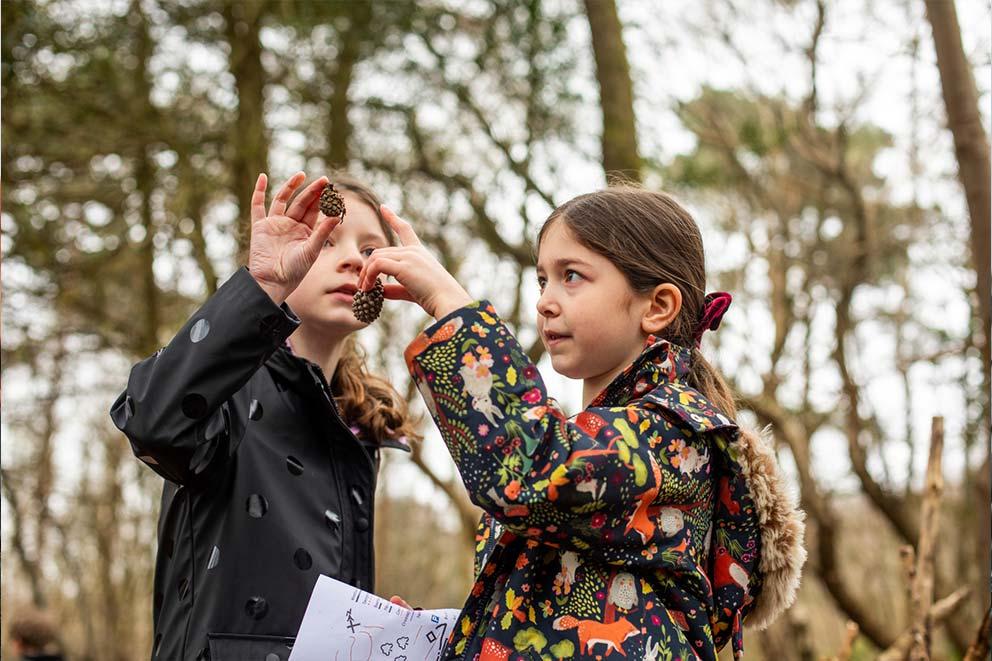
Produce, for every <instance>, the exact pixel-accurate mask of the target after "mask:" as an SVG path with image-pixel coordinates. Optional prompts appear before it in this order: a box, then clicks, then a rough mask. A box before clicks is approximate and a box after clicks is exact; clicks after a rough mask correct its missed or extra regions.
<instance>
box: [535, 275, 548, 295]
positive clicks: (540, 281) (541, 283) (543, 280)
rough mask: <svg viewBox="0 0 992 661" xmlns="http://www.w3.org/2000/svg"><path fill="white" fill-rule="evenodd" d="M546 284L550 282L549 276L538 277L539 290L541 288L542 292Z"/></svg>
mask: <svg viewBox="0 0 992 661" xmlns="http://www.w3.org/2000/svg"><path fill="white" fill-rule="evenodd" d="M546 284H548V279H547V278H538V279H537V288H538V289H539V290H541V291H542V292H543V291H544V286H545V285H546Z"/></svg>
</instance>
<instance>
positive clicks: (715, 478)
mask: <svg viewBox="0 0 992 661" xmlns="http://www.w3.org/2000/svg"><path fill="white" fill-rule="evenodd" d="M689 359H690V354H689V351H688V350H686V349H684V348H682V347H679V346H677V345H674V344H671V343H669V342H667V341H665V340H657V339H656V338H654V337H651V338H649V339H648V342H647V346H646V348H645V350H644V352H643V353H642V354H641V356H640V357H639V358H638V359H637V360H636V361H635V362H634V363H633V364H632V365H631V366H630V367H628V368H627V369H626V370H625V371H624V372H623V373H622V374H620V375H619V376H618V377H617V378H616V379H615V380H614V381H613V382H612V383H611V384H610V385H609V386H608V387H607V388H606V389H605V390H604V391H603V392H602V393H600V394H599V396H598V397H597V398H596V399H595V400H594V401H593V402H592V403H591V405H590V406H589V407H588V408H586V409H585V410H584V411H582V412H581V413H579V414H578V416H576V417H575V418H574V419H569V418H567V417H566V416H565V414H564V413H563V412H562V410H561V408H560V407H559V406H558V404H557V403H556V402H555V401H554V400H553V399H551V398H549V397H548V394H547V391H546V390H545V387H544V383H543V381H542V380H541V376H540V374H539V373H538V371H537V368H536V367H535V366H534V365H533V364H532V363H531V362H530V361H529V360H528V358H527V356H526V354H525V352H524V351H523V350H522V348H521V347H520V345H519V343H518V342H517V340H516V339H515V338H514V337H513V335H512V334H511V333H510V331H509V330H508V329H507V327H506V326H505V325H504V324H503V322H502V321H500V318H499V316H498V315H497V314H496V311H495V310H494V309H493V307H492V306H491V305H490V304H489V303H488V302H486V301H480V302H476V303H473V304H470V305H468V306H466V307H463V308H461V309H459V310H456V311H455V312H453V313H451V314H450V315H448V316H447V317H445V318H444V319H441V320H439V321H438V322H437V323H436V324H434V325H433V326H431V327H430V328H428V329H427V330H426V331H425V332H424V333H422V334H421V335H420V336H418V337H417V338H416V339H415V340H414V341H413V342H412V343H411V344H410V346H409V347H408V348H407V350H406V360H407V366H408V368H409V369H410V372H411V374H412V375H413V377H414V379H415V380H416V383H417V385H418V387H419V389H420V392H421V394H422V395H423V397H424V400H425V401H426V403H427V406H428V409H429V410H430V413H431V415H432V417H433V418H434V420H435V422H436V423H437V426H438V428H439V429H440V431H441V435H442V437H443V439H444V442H445V443H446V444H447V446H448V449H449V451H450V453H451V456H452V458H453V459H454V461H455V464H456V465H457V467H458V470H459V472H460V474H461V477H462V480H463V481H464V483H465V486H466V488H467V489H468V492H469V494H470V496H471V498H472V501H473V502H474V503H475V504H477V505H478V506H480V507H481V508H483V510H484V511H485V512H486V514H485V515H484V516H483V519H482V522H481V523H480V526H479V530H478V535H477V541H478V544H477V548H476V551H477V554H476V582H475V585H474V586H473V588H472V592H471V594H470V595H469V597H468V599H467V601H466V603H465V605H464V607H463V610H462V614H461V616H460V617H459V621H458V624H457V625H456V627H455V630H454V631H453V632H452V636H451V638H450V639H449V641H448V646H447V658H449V659H468V660H476V659H478V660H480V661H487V660H489V659H500V660H507V659H527V660H534V659H549V660H550V659H565V658H590V659H591V658H602V656H604V655H610V654H612V653H613V652H617V653H618V654H620V655H621V656H626V657H629V658H633V659H651V660H657V659H667V660H676V659H681V660H683V661H686V660H696V659H716V655H717V652H718V651H719V650H720V649H721V648H722V647H723V646H724V645H725V644H726V643H727V642H728V641H732V644H733V649H734V653H735V656H736V657H738V658H740V657H741V656H742V653H743V641H742V626H743V623H744V620H745V618H749V625H750V624H752V623H755V624H759V625H764V624H767V623H768V622H770V621H771V620H772V619H773V618H774V617H775V616H776V615H777V614H778V613H779V612H780V611H781V610H782V609H783V608H785V607H787V606H788V605H789V604H790V603H791V601H792V598H793V596H794V593H795V590H796V587H797V584H798V582H799V573H800V569H801V566H802V563H803V561H804V560H805V553H804V551H803V548H802V533H803V526H802V520H801V516H800V513H799V512H797V511H796V510H795V508H794V505H793V504H792V500H791V498H789V497H788V496H787V495H786V494H785V491H784V488H783V486H782V484H781V483H780V481H779V479H778V477H777V474H776V464H775V460H774V455H773V454H771V450H770V449H769V448H767V447H766V446H765V445H764V444H763V443H762V442H761V441H760V439H759V438H758V437H757V436H756V435H754V434H745V433H741V432H740V431H739V430H738V428H737V426H736V424H735V423H734V422H733V421H732V420H730V419H729V418H727V417H726V416H724V415H723V414H722V413H721V412H719V411H717V410H716V409H715V408H714V407H713V406H712V405H711V404H710V403H709V402H707V401H706V400H705V399H704V398H703V396H702V395H701V394H700V393H699V392H697V391H695V390H693V389H692V388H691V387H689V386H688V385H687V384H686V382H685V377H686V374H687V372H688V369H689Z"/></svg>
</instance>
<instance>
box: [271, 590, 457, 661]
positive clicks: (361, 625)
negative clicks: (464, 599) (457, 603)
mask: <svg viewBox="0 0 992 661" xmlns="http://www.w3.org/2000/svg"><path fill="white" fill-rule="evenodd" d="M457 620H458V611H457V610H455V609H452V608H444V609H438V610H423V611H413V610H410V609H408V608H403V607H401V606H397V605H395V604H392V603H390V602H389V601H387V600H385V599H382V598H381V597H377V596H376V595H374V594H371V593H369V592H365V591H364V590H359V589H358V588H355V587H352V586H350V585H348V584H347V583H342V582H341V581H336V580H334V579H333V578H329V577H327V576H320V577H319V578H318V579H317V584H316V585H315V586H314V588H313V593H312V594H311V595H310V603H309V604H308V605H307V611H306V613H305V614H304V615H303V623H302V624H301V625H300V632H299V633H298V634H297V636H296V643H295V644H294V645H293V652H292V654H290V656H289V661H438V659H440V658H441V652H442V650H443V649H444V644H445V643H446V642H447V640H448V635H449V634H450V633H451V629H452V627H454V626H455V622H456V621H457Z"/></svg>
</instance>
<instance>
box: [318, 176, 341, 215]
mask: <svg viewBox="0 0 992 661" xmlns="http://www.w3.org/2000/svg"><path fill="white" fill-rule="evenodd" d="M345 211H346V210H345V208H344V198H343V197H342V196H341V193H339V192H337V191H336V190H334V184H327V185H326V186H324V190H323V191H321V193H320V212H321V213H322V214H324V215H325V216H328V217H330V218H336V217H339V216H340V218H341V220H344V214H345Z"/></svg>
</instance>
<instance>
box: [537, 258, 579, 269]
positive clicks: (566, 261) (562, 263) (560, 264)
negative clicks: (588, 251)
mask: <svg viewBox="0 0 992 661" xmlns="http://www.w3.org/2000/svg"><path fill="white" fill-rule="evenodd" d="M551 264H552V266H554V267H555V268H557V269H559V270H562V269H566V268H568V267H569V266H587V267H591V266H592V264H588V263H586V262H583V261H582V260H581V259H575V258H574V257H560V258H558V259H556V260H555V261H553V262H551ZM537 270H538V271H543V270H544V267H543V266H541V265H540V264H538V265H537Z"/></svg>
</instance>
